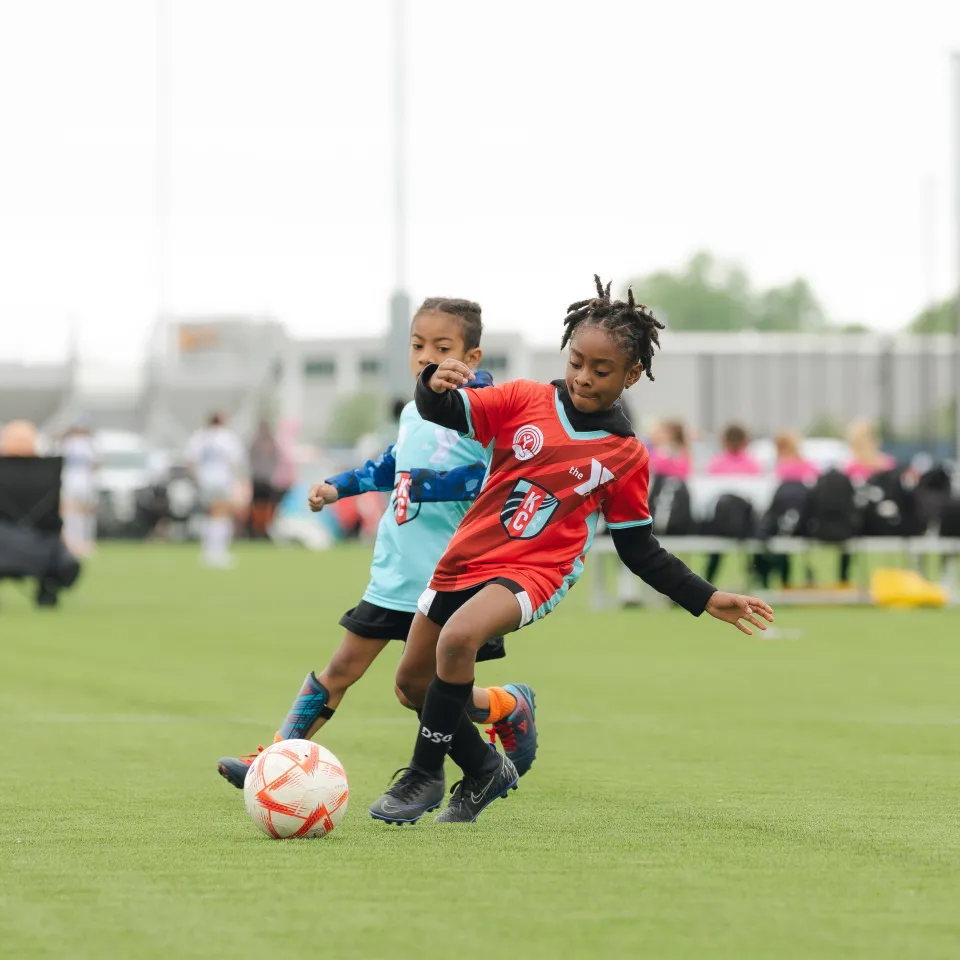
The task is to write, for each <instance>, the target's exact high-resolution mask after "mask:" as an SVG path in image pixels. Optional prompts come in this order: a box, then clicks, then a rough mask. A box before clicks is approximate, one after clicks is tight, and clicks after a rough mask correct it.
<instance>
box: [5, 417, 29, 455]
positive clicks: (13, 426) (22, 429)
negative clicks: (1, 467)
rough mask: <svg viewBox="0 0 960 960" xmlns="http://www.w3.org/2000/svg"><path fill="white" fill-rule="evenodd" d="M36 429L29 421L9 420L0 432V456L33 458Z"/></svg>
mask: <svg viewBox="0 0 960 960" xmlns="http://www.w3.org/2000/svg"><path fill="white" fill-rule="evenodd" d="M36 455H37V428H36V427H35V426H34V425H33V424H32V423H30V421H29V420H11V421H10V422H9V423H7V424H5V425H4V427H3V429H2V430H0V456H3V457H35V456H36Z"/></svg>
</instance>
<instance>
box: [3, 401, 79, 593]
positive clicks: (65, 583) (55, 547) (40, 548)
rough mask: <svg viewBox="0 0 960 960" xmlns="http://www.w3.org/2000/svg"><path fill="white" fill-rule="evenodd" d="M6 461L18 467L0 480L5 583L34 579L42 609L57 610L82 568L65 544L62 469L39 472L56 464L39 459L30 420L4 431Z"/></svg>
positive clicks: (33, 429)
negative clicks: (59, 486) (59, 480)
mask: <svg viewBox="0 0 960 960" xmlns="http://www.w3.org/2000/svg"><path fill="white" fill-rule="evenodd" d="M0 457H9V458H11V462H10V464H9V466H10V468H13V467H14V466H16V469H7V468H6V467H5V468H4V471H3V477H2V478H0V493H2V496H0V579H5V578H10V579H15V580H21V579H23V578H25V577H30V578H34V579H35V580H36V582H37V592H36V602H37V605H38V606H41V607H54V606H56V605H57V603H58V601H59V593H60V591H61V590H62V589H64V588H66V587H71V586H73V584H74V583H76V580H77V578H78V577H79V576H80V564H79V562H78V561H77V559H76V557H74V556H73V555H72V554H71V553H70V551H69V550H68V549H67V547H66V545H65V544H64V542H63V540H62V538H61V532H62V521H61V519H60V508H59V504H58V494H59V492H60V491H59V490H58V489H57V486H56V483H57V472H56V471H59V468H58V467H55V468H54V472H52V473H51V472H50V471H49V470H46V469H39V470H37V469H34V466H35V467H37V468H44V467H45V465H49V464H50V461H47V460H42V459H40V458H39V457H38V436H37V429H36V427H34V425H33V424H32V423H30V422H29V421H27V420H11V421H10V422H9V423H7V424H6V425H5V426H4V427H3V429H2V430H0ZM12 458H16V460H13V459H12ZM21 460H22V461H23V463H19V462H17V461H21ZM22 468H27V469H22ZM48 487H49V489H48Z"/></svg>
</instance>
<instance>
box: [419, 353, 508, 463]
mask: <svg viewBox="0 0 960 960" xmlns="http://www.w3.org/2000/svg"><path fill="white" fill-rule="evenodd" d="M473 378H474V373H473V371H472V370H471V369H470V368H469V367H468V366H467V365H466V364H465V363H461V362H460V361H459V360H444V361H443V363H441V364H439V365H436V364H432V363H431V364H430V365H429V366H426V367H424V369H423V373H421V374H420V379H419V380H417V389H416V391H415V392H414V395H413V399H414V401H415V402H416V404H417V412H418V413H419V414H420V416H421V417H423V419H424V420H429V421H430V422H431V423H436V424H439V425H440V426H441V427H446V428H447V429H448V430H456V431H457V433H459V434H462V435H463V436H465V437H471V438H472V439H475V440H477V441H478V442H479V443H480V445H481V446H484V447H485V446H487V444H489V443H490V441H491V440H494V439H495V438H496V436H497V432H498V431H499V430H500V426H501V424H502V423H503V421H504V418H505V417H506V416H507V415H508V414H509V412H510V410H511V409H512V408H513V406H514V405H515V404H516V403H517V381H514V382H512V383H505V384H503V385H501V386H498V387H485V388H484V389H483V390H461V389H460V388H461V387H464V386H466V385H467V384H468V383H469V382H470V380H472V379H473Z"/></svg>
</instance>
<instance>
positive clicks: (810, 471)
mask: <svg viewBox="0 0 960 960" xmlns="http://www.w3.org/2000/svg"><path fill="white" fill-rule="evenodd" d="M774 472H775V473H776V475H777V479H778V480H779V481H780V482H781V483H787V482H788V481H789V482H795V481H799V482H800V483H813V482H814V481H815V480H816V479H817V477H818V476H820V471H819V470H818V469H817V467H816V464H813V463H811V462H810V461H809V460H778V461H777V465H776V468H775V471H774Z"/></svg>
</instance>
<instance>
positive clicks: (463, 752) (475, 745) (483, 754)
mask: <svg viewBox="0 0 960 960" xmlns="http://www.w3.org/2000/svg"><path fill="white" fill-rule="evenodd" d="M450 759H451V760H452V761H453V762H454V763H455V764H456V765H457V766H458V767H459V768H460V769H461V770H462V771H463V772H464V773H465V774H466V775H467V776H468V777H477V778H479V777H482V776H483V774H484V773H485V772H486V771H488V770H489V769H490V767H492V766H494V765H495V764H498V763H499V762H500V758H499V757H498V756H497V754H496V753H494V751H493V750H491V749H490V745H489V744H488V743H487V742H486V740H484V739H483V736H482V735H481V734H480V731H479V730H478V729H477V726H476V724H475V723H474V722H473V721H472V720H471V719H470V717H469V716H467V714H466V712H464V713H463V714H462V716H461V717H460V723H458V724H457V729H456V730H455V731H454V733H453V740H451V741H450Z"/></svg>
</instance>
